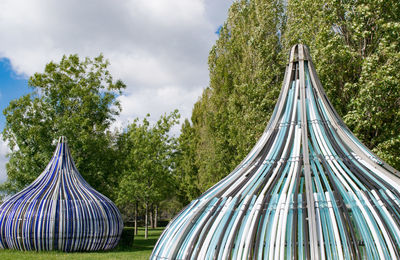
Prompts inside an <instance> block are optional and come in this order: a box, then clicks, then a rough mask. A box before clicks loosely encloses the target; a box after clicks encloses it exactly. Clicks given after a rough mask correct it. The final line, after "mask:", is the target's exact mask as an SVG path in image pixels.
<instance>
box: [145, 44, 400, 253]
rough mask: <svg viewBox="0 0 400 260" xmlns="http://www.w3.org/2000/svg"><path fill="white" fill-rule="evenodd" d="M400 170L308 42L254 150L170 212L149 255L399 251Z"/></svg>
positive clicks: (295, 54)
mask: <svg viewBox="0 0 400 260" xmlns="http://www.w3.org/2000/svg"><path fill="white" fill-rule="evenodd" d="M399 191H400V179H399V173H398V171H396V170H394V169H393V168H391V167H390V166H389V165H387V164H386V163H385V162H383V161H382V160H380V159H379V158H378V157H377V156H376V155H374V154H373V153H372V152H371V151H370V150H369V149H368V148H366V147H365V146H364V145H363V144H362V143H361V142H360V141H359V140H358V139H357V138H356V137H355V136H354V135H353V134H352V133H351V132H350V130H349V129H348V128H347V127H346V125H345V124H344V123H343V121H342V119H341V118H340V117H339V116H338V114H337V113H336V111H335V110H334V108H333V106H332V105H331V103H330V102H329V100H328V98H327V96H326V94H325V92H324V90H323V88H322V85H321V83H320V81H319V79H318V76H317V73H316V70H315V68H314V65H313V62H312V60H311V57H310V54H309V51H308V48H307V47H306V46H304V45H302V44H298V45H295V46H293V48H292V49H291V52H290V58H289V63H288V65H287V68H286V73H285V78H284V81H283V85H282V90H281V94H280V96H279V98H278V102H277V104H276V107H275V110H274V112H273V115H272V117H271V119H270V122H269V123H268V125H267V128H266V130H265V131H264V133H263V135H262V136H261V138H260V139H259V141H258V142H257V144H256V145H255V146H254V148H253V149H252V150H251V152H250V153H249V154H248V155H247V157H246V158H245V159H244V160H243V161H242V162H241V163H240V164H239V165H238V166H237V167H236V169H235V170H234V171H232V172H231V173H230V174H229V175H227V176H226V177H225V178H224V179H222V180H221V181H220V182H218V183H217V184H215V185H214V186H213V187H211V188H210V189H209V190H208V191H206V192H205V193H204V194H202V195H201V196H200V197H199V198H198V199H196V200H194V201H192V202H191V203H190V204H189V205H188V206H187V207H186V208H185V209H183V210H182V211H181V213H179V214H178V215H177V216H176V217H175V219H173V220H172V221H171V223H170V224H169V225H168V227H167V229H166V230H165V231H164V233H163V234H162V236H161V237H160V239H159V241H158V243H157V244H156V246H155V248H154V250H153V253H152V256H151V259H345V258H350V259H364V258H372V259H398V258H399V257H400V192H399Z"/></svg>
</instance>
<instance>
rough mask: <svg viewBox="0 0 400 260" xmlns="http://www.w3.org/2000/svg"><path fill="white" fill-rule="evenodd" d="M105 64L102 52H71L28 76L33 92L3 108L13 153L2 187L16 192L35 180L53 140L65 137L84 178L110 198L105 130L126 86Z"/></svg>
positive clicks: (111, 179) (110, 149)
mask: <svg viewBox="0 0 400 260" xmlns="http://www.w3.org/2000/svg"><path fill="white" fill-rule="evenodd" d="M108 65H109V62H108V61H107V60H105V59H104V57H103V56H102V55H100V56H98V57H96V58H94V59H89V58H86V59H80V58H79V57H78V56H77V55H70V56H64V57H63V58H62V59H61V61H60V62H59V63H56V62H50V63H49V64H47V65H46V67H45V70H44V72H43V73H35V74H34V75H33V76H32V77H30V79H29V85H30V86H31V87H32V88H33V90H34V92H33V93H31V94H28V95H25V96H23V97H21V98H19V99H17V100H13V101H11V102H10V104H9V106H8V107H7V108H6V109H5V110H4V115H5V117H6V126H5V128H4V130H3V138H4V139H5V140H7V141H8V142H9V145H10V148H11V153H10V155H9V158H10V160H9V162H8V164H7V175H8V180H7V182H6V183H5V184H4V185H3V186H2V188H3V190H7V191H8V192H12V191H16V190H19V189H21V188H23V187H24V186H26V185H27V184H29V183H31V182H32V181H33V180H34V179H36V177H37V176H38V175H39V174H40V173H41V172H42V171H43V170H44V167H45V166H46V165H47V163H48V161H49V160H50V158H51V155H52V153H53V151H54V147H55V143H54V142H53V141H54V140H57V139H58V137H59V136H62V135H63V136H66V137H67V139H68V140H69V146H70V147H71V150H72V153H73V157H74V158H75V160H76V161H75V163H76V165H77V167H78V169H79V170H80V172H81V173H82V175H83V176H84V178H85V179H86V180H87V181H88V182H89V183H90V184H91V185H93V186H94V187H95V188H96V189H99V190H102V192H103V193H105V194H106V195H109V196H111V194H112V192H113V191H112V185H113V183H115V181H116V180H115V178H114V177H115V176H114V172H113V171H112V167H110V165H112V164H113V163H114V159H116V158H113V156H112V154H113V147H112V145H110V144H111V142H110V140H111V139H112V134H111V133H110V131H109V130H110V126H111V124H112V122H113V121H114V120H115V116H116V115H118V114H119V112H120V106H119V102H118V101H117V97H118V95H119V94H120V93H121V91H122V90H123V89H124V88H125V85H124V83H123V82H122V81H120V80H117V81H114V80H113V78H112V76H111V74H110V72H109V71H108ZM110 155H111V156H110Z"/></svg>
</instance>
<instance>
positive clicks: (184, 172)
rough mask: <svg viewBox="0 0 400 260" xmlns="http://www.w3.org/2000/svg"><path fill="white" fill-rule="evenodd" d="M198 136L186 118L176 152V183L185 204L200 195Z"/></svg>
mask: <svg viewBox="0 0 400 260" xmlns="http://www.w3.org/2000/svg"><path fill="white" fill-rule="evenodd" d="M197 139H198V136H197V135H196V132H195V129H194V128H193V126H192V125H191V124H190V122H189V120H187V119H186V120H185V121H184V122H183V124H182V127H181V134H180V136H179V137H178V147H177V153H176V167H175V172H174V176H175V179H176V181H175V183H176V184H177V189H176V190H177V196H178V199H179V201H180V202H182V204H183V205H186V204H188V203H189V202H190V201H191V200H193V199H195V198H196V197H198V196H199V195H200V187H199V185H200V183H199V181H200V180H199V176H198V167H197V164H196V161H195V156H196V147H197V142H198V140H197Z"/></svg>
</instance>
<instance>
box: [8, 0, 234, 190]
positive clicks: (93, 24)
mask: <svg viewBox="0 0 400 260" xmlns="http://www.w3.org/2000/svg"><path fill="white" fill-rule="evenodd" d="M232 1H233V0H168V1H165V0H130V1H129V0H124V1H123V0H120V1H117V0H85V1H81V0H58V1H53V0H35V1H32V0H2V1H0V35H1V41H0V110H1V111H3V109H4V108H6V107H7V105H8V103H9V102H10V101H11V100H13V99H16V98H19V97H21V96H22V95H25V94H27V93H30V92H31V91H32V89H31V88H29V87H28V78H29V76H30V75H33V73H35V72H42V71H43V69H44V66H45V65H46V64H47V63H48V62H50V61H55V62H57V61H59V60H60V59H61V57H62V56H63V55H64V54H66V55H68V54H78V55H79V56H80V57H95V56H98V55H99V54H100V53H103V55H104V56H105V57H106V58H107V59H108V60H109V61H110V63H111V65H110V71H111V74H112V75H113V77H114V79H121V80H122V81H123V82H124V83H125V84H126V85H127V88H126V90H125V91H124V93H123V95H122V96H120V97H119V100H120V102H121V105H122V112H121V114H120V116H119V117H118V118H117V121H116V123H115V125H114V127H124V126H126V125H127V124H128V123H129V122H131V121H132V120H133V119H134V118H136V117H139V118H143V117H144V116H145V115H146V114H147V113H150V115H151V118H150V119H151V120H153V121H156V120H157V119H158V118H159V117H160V115H162V114H164V113H169V112H171V111H173V110H174V109H176V108H177V109H179V111H180V113H181V116H182V118H190V115H191V111H192V107H193V105H194V103H195V102H196V101H197V100H198V98H199V96H200V95H201V92H202V90H203V89H204V88H205V87H207V85H208V82H209V78H208V65H207V59H208V53H209V51H210V49H211V47H212V46H213V44H214V43H215V41H216V40H217V38H218V35H217V33H216V32H217V31H218V28H219V27H220V26H221V25H222V24H223V23H224V21H225V20H226V18H227V13H228V8H229V6H230V5H231V4H232ZM4 125H5V118H4V116H3V114H2V113H1V115H0V132H2V131H3V128H4ZM0 139H1V141H0V183H1V182H4V181H5V180H6V171H5V164H6V162H7V158H6V154H7V153H8V151H9V150H8V147H7V144H6V143H5V142H4V141H3V140H2V138H1V135H0ZM49 141H51V140H49Z"/></svg>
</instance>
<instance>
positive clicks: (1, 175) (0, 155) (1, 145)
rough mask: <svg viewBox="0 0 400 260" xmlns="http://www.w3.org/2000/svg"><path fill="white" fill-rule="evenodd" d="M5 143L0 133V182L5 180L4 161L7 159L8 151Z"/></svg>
mask: <svg viewBox="0 0 400 260" xmlns="http://www.w3.org/2000/svg"><path fill="white" fill-rule="evenodd" d="M9 152H10V150H9V149H8V146H7V143H5V142H4V141H3V136H2V134H0V183H2V182H4V181H5V180H7V172H6V167H5V166H6V163H7V161H8V159H7V157H6V155H7V153H9Z"/></svg>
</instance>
